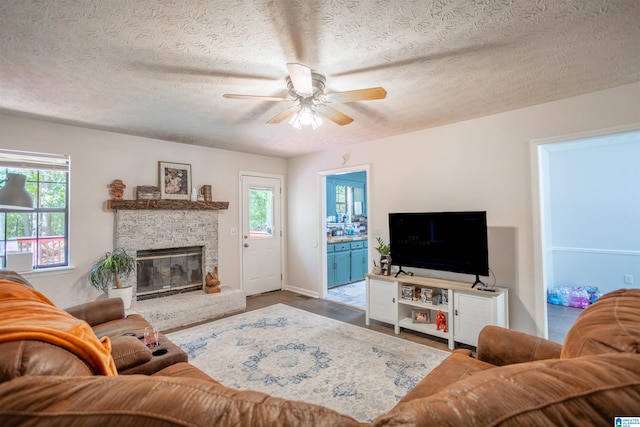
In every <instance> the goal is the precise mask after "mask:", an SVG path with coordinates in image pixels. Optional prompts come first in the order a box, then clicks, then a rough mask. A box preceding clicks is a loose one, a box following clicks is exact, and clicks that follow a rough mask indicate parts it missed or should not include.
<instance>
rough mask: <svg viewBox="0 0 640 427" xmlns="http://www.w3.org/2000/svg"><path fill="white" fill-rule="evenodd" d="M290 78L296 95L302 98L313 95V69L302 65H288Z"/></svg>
mask: <svg viewBox="0 0 640 427" xmlns="http://www.w3.org/2000/svg"><path fill="white" fill-rule="evenodd" d="M287 69H288V70H289V77H290V78H291V83H293V88H294V89H295V90H296V93H297V94H298V95H301V96H311V95H313V81H312V79H311V68H309V67H307V66H306V65H302V64H295V63H293V64H292V63H289V64H287Z"/></svg>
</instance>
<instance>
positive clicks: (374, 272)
mask: <svg viewBox="0 0 640 427" xmlns="http://www.w3.org/2000/svg"><path fill="white" fill-rule="evenodd" d="M373 274H382V269H381V268H380V267H378V264H376V260H375V259H374V260H373Z"/></svg>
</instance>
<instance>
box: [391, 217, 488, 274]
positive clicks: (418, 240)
mask: <svg viewBox="0 0 640 427" xmlns="http://www.w3.org/2000/svg"><path fill="white" fill-rule="evenodd" d="M389 243H390V245H391V263H392V264H393V265H397V266H399V267H400V268H402V267H414V268H424V269H429V270H441V271H451V272H454V273H465V274H475V275H480V276H488V275H489V255H488V253H489V252H488V248H487V213H486V212H422V213H390V214H389Z"/></svg>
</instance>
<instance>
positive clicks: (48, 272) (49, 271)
mask: <svg viewBox="0 0 640 427" xmlns="http://www.w3.org/2000/svg"><path fill="white" fill-rule="evenodd" d="M75 269H76V268H75V267H73V266H66V267H52V268H41V269H38V270H30V271H18V272H17V273H18V274H20V275H21V276H23V277H24V278H29V277H45V276H57V275H60V274H71V273H73V272H74V271H75Z"/></svg>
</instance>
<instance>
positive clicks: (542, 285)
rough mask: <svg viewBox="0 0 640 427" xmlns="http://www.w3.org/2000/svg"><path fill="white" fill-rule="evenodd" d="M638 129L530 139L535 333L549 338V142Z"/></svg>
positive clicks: (634, 126)
mask: <svg viewBox="0 0 640 427" xmlns="http://www.w3.org/2000/svg"><path fill="white" fill-rule="evenodd" d="M638 130H640V123H636V124H631V125H624V126H615V127H610V128H604V129H595V130H590V131H585V132H576V133H572V134H567V135H560V136H555V137H550V138H542V139H534V140H531V141H530V147H529V148H530V165H531V198H532V204H531V207H532V209H531V213H532V220H533V277H534V295H535V304H534V307H535V310H534V316H535V317H534V320H535V324H536V333H537V334H538V336H540V337H543V338H548V337H549V324H548V323H549V322H548V318H547V279H546V277H547V273H548V270H549V269H550V268H551V260H550V257H549V256H548V253H547V250H546V249H547V246H548V244H547V242H548V240H549V237H550V234H549V230H548V223H549V212H548V206H547V205H546V203H545V202H546V200H545V196H546V195H545V194H544V189H545V183H544V181H545V180H547V179H548V176H546V175H545V166H546V162H547V161H548V148H549V147H551V145H552V144H557V143H566V142H571V141H575V140H581V139H588V138H595V137H599V136H607V135H611V134H616V133H625V132H633V131H638Z"/></svg>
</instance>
